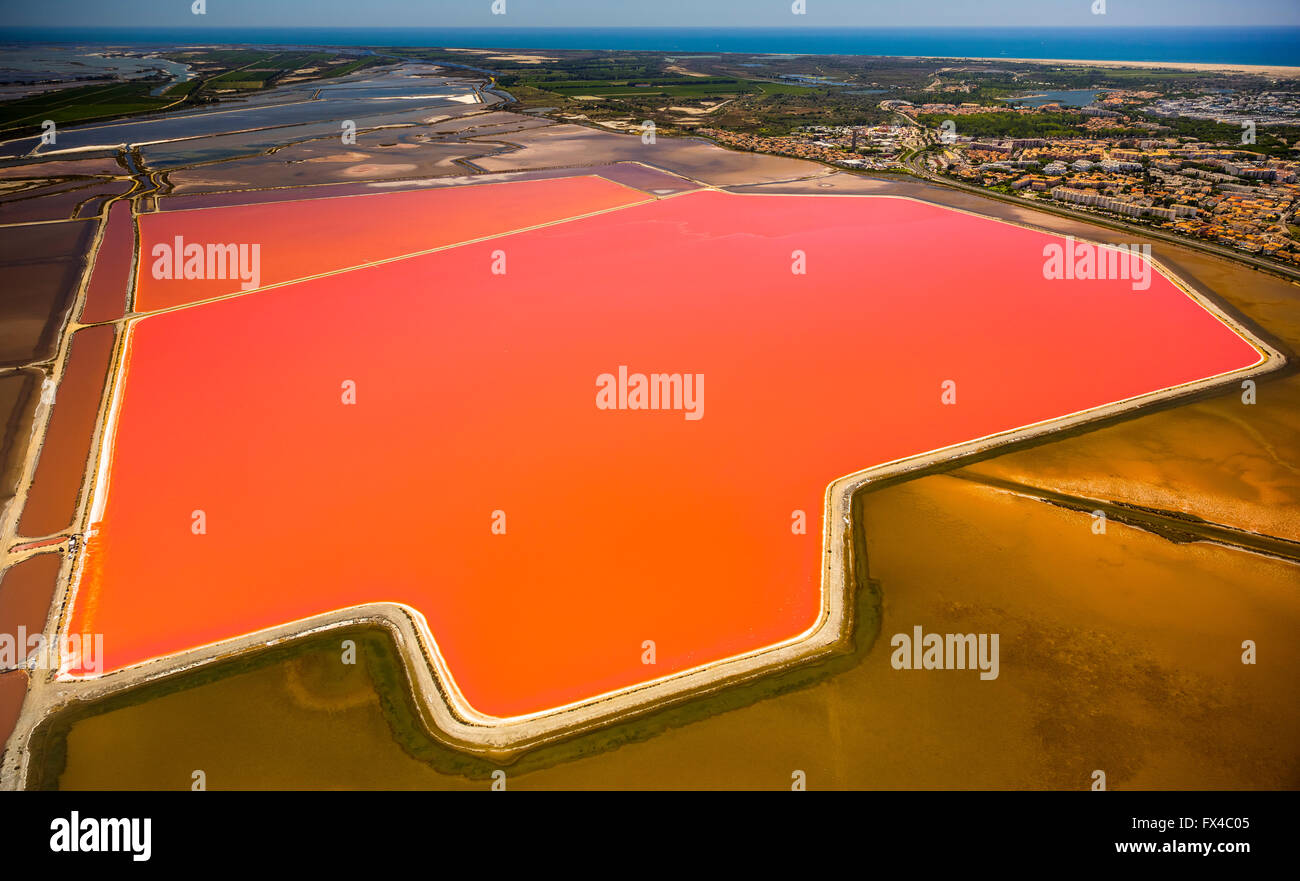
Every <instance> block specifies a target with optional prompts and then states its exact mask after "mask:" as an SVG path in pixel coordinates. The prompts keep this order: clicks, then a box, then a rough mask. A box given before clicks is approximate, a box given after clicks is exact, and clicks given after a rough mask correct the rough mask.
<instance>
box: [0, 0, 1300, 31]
mask: <svg viewBox="0 0 1300 881" xmlns="http://www.w3.org/2000/svg"><path fill="white" fill-rule="evenodd" d="M191 2H192V0H0V8H2V9H3V15H2V16H0V25H10V26H24V25H29V26H44V27H59V26H70V27H89V26H120V27H179V26H187V27H194V26H199V27H202V26H210V27H222V28H230V27H366V26H373V27H405V26H412V27H439V26H442V27H539V26H551V27H629V26H657V27H717V26H733V27H835V26H858V27H873V26H875V27H881V26H907V25H911V26H929V27H935V26H944V25H948V26H972V25H974V26H979V25H984V26H1010V25H1026V26H1090V27H1105V26H1124V25H1182V26H1187V25H1234V24H1237V25H1268V24H1272V25H1300V0H1105V5H1106V14H1105V15H1094V14H1093V13H1092V6H1093V3H1094V0H804V2H805V4H806V8H807V14H805V15H799V16H796V15H793V14H792V13H791V0H503V2H505V8H506V14H505V15H493V14H492V13H491V6H492V0H206V2H207V14H206V15H204V16H196V15H193V14H192V13H191V11H190V5H191Z"/></svg>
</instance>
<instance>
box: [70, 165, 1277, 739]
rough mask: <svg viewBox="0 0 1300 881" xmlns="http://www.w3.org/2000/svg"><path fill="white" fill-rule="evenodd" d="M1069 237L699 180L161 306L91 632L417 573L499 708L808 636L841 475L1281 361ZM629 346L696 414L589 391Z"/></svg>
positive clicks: (197, 619)
mask: <svg viewBox="0 0 1300 881" xmlns="http://www.w3.org/2000/svg"><path fill="white" fill-rule="evenodd" d="M511 186H515V185H512V184H503V185H502V189H501V190H499V191H494V190H493V189H492V188H487V187H476V188H467V189H466V190H465V191H464V192H462V193H456V194H455V195H456V196H457V197H458V198H460V199H462V200H464V203H465V204H473V202H474V200H475V199H476V198H480V199H483V200H484V204H482V205H479V206H477V211H478V212H479V213H483V212H488V211H489V210H491V205H492V204H493V203H494V202H495V200H498V199H505V198H507V197H508V195H509V193H508V190H506V189H505V188H506V187H511ZM521 186H528V187H533V186H537V185H536V184H527V185H521ZM427 195H428V196H429V197H430V198H433V197H435V196H444V195H451V194H450V193H447V192H445V191H444V192H441V193H437V194H434V193H430V194H427ZM374 204H375V205H376V206H378V205H379V204H381V203H380V200H378V199H376V201H375V203H374ZM275 207H276V211H277V212H279V211H280V210H282V206H275ZM304 209H305V210H315V207H314V206H313V205H307V206H304ZM376 210H378V208H377V209H376ZM210 215H211V221H212V224H213V226H212V227H211V228H212V229H213V230H214V231H220V232H222V233H231V232H233V231H236V230H239V231H243V232H244V233H245V234H250V235H252V234H257V235H261V234H262V233H263V230H262V229H261V228H260V227H259V226H258V225H257V222H258V220H257V219H258V217H259V215H258V213H257V212H256V211H241V212H240V213H239V214H237V215H232V217H231V222H235V223H237V226H235V227H232V228H227V227H223V226H222V225H221V224H220V222H219V220H220V218H221V217H222V214H221V212H219V211H216V210H214V211H212V212H210ZM266 216H267V218H268V219H269V218H272V217H274V218H276V219H275V221H274V222H276V223H281V222H284V221H283V220H282V219H281V215H280V214H278V213H275V214H272V213H268V214H267V215H266ZM266 234H267V235H269V234H271V231H266ZM339 235H340V236H345V235H346V230H340V231H339ZM1053 240H1054V239H1053V237H1051V236H1048V235H1046V234H1043V233H1038V232H1033V231H1030V230H1027V229H1023V228H1019V227H1016V226H1012V225H1008V224H1003V223H997V222H994V221H990V220H985V219H981V218H977V217H974V216H971V215H967V214H962V213H959V212H956V211H952V210H947V209H944V208H941V207H937V206H934V205H929V204H923V203H920V202H913V201H907V200H902V199H895V198H879V197H867V198H855V197H818V196H743V195H732V194H727V193H721V192H716V191H704V192H695V193H689V194H686V195H682V196H678V197H674V198H670V199H664V200H660V201H657V202H653V203H649V204H645V205H641V206H637V207H633V208H628V209H626V210H621V211H615V212H611V213H607V214H603V215H600V216H598V217H593V218H586V219H582V220H576V221H573V222H570V223H564V224H558V225H555V226H550V227H546V228H542V229H538V230H533V231H530V232H526V233H521V234H518V235H512V236H507V237H504V238H500V239H496V240H493V241H488V242H482V243H475V244H472V245H466V246H464V247H460V248H456V249H452V250H448V251H443V252H439V253H436V254H430V255H426V256H422V257H418V258H412V259H408V260H403V261H398V262H394V263H389V264H383V265H379V266H374V267H369V268H366V269H362V270H358V271H355V272H350V273H346V274H341V275H336V276H331V277H326V278H320V279H315V280H311V281H307V282H303V283H301V284H297V285H292V286H288V287H285V288H282V289H277V290H273V291H266V292H262V293H258V294H254V295H250V296H246V297H241V298H235V299H229V300H224V301H221V302H217V303H212V304H207V305H203V306H199V307H195V308H192V309H184V310H179V311H175V312H170V313H165V314H161V315H157V316H152V317H148V318H144V319H142V320H141V321H139V323H138V324H136V325H135V327H134V333H133V336H132V339H131V343H130V351H129V370H128V373H127V376H126V380H125V393H124V396H123V399H122V404H121V410H120V418H119V420H118V424H117V434H116V441H115V444H114V452H113V459H112V469H111V474H110V478H109V488H108V493H107V500H106V504H105V506H104V507H103V510H102V517H101V518H100V520H99V522H97V523H96V524H94V528H95V529H96V530H97V531H98V534H97V535H95V536H94V537H93V538H92V539H91V541H90V543H89V547H88V555H87V558H86V570H85V574H84V575H83V581H82V585H81V589H80V591H79V592H78V594H77V597H76V606H75V611H74V616H73V619H74V620H73V622H72V629H73V630H75V631H78V632H82V631H92V632H103V633H104V634H105V635H106V642H105V648H106V652H107V664H108V668H109V669H115V668H120V667H123V666H125V665H130V664H135V663H137V662H141V661H144V660H146V659H149V658H154V657H158V656H162V655H166V654H168V653H174V652H177V651H180V650H183V649H189V648H192V647H197V646H202V645H205V644H211V643H215V642H218V641H220V640H224V639H227V638H230V637H234V636H236V635H239V634H244V633H248V632H251V631H255V630H258V629H261V628H266V627H270V626H272V625H276V624H280V623H282V622H288V621H293V620H296V619H300V618H304V617H306V616H310V615H314V614H317V613H322V612H326V611H329V610H336V609H340V608H345V607H349V606H352V605H356V604H359V603H364V602H367V601H394V602H399V603H406V604H408V605H410V606H411V607H413V608H415V609H417V610H419V611H420V612H422V613H423V614H424V615H425V616H426V618H427V621H428V625H429V627H430V629H431V631H432V633H433V634H434V636H435V637H436V639H437V641H438V643H439V646H440V648H441V650H442V652H443V654H444V655H445V657H446V659H447V663H448V666H449V669H450V670H451V673H452V674H453V676H454V678H455V679H456V681H457V683H458V685H459V687H460V688H461V690H462V691H463V693H464V695H465V697H466V698H467V699H468V701H469V703H470V704H471V705H472V706H473V707H474V708H476V709H477V710H479V711H480V712H483V713H487V714H491V715H495V716H512V715H516V714H523V713H528V712H533V711H539V710H544V709H547V708H552V707H556V706H559V705H561V704H565V703H567V702H571V701H575V700H579V699H582V698H586V697H589V696H593V695H596V694H600V693H603V692H606V691H610V690H614V689H618V688H622V687H627V686H631V685H634V684H637V683H640V682H644V681H646V680H649V679H652V678H657V677H660V676H663V675H665V674H668V673H671V672H673V671H679V670H682V669H686V668H690V667H693V666H695V665H699V664H703V663H708V662H712V661H716V660H719V659H722V658H726V657H729V656H733V655H736V654H737V653H741V652H745V651H749V650H753V649H757V648H759V647H762V646H766V645H769V644H772V643H775V642H777V641H781V640H785V639H787V638H790V637H792V636H795V635H797V634H799V633H801V632H803V631H804V630H806V629H807V628H808V627H809V626H810V625H811V624H812V623H813V622H814V620H815V617H816V615H817V612H818V607H819V595H820V585H819V574H820V568H821V559H822V553H823V550H822V547H821V541H822V539H821V529H820V528H819V524H820V518H821V512H822V502H823V494H824V492H825V489H826V486H827V484H828V483H829V482H831V481H832V480H833V479H835V478H838V477H840V476H842V475H845V474H848V473H851V472H854V471H857V470H860V469H863V468H866V467H868V466H872V465H876V464H879V463H884V462H888V461H892V460H895V459H898V458H901V457H906V456H911V455H914V454H918V453H921V452H923V451H929V450H934V449H936V448H940V447H944V446H947V445H951V444H956V443H960V442H964V441H968V440H971V439H974V438H979V437H982V436H986V435H990V434H993V433H996V432H1000V431H1003V430H1007V429H1011V428H1014V427H1019V426H1024V425H1027V424H1030V423H1034V422H1037V421H1040V420H1046V419H1050V418H1053V417H1059V416H1062V415H1065V414H1070V413H1074V412H1077V411H1082V410H1086V409H1089V408H1092V407H1096V406H1098V405H1102V404H1105V403H1108V402H1113V401H1117V400H1121V399H1125V398H1129V397H1131V396H1135V395H1139V394H1142V393H1145V392H1150V391H1153V390H1158V389H1163V388H1167V387H1172V386H1177V385H1179V384H1182V383H1186V382H1189V381H1192V380H1196V379H1200V378H1203V377H1208V376H1212V375H1217V374H1219V373H1222V372H1226V371H1232V370H1234V369H1237V368H1242V367H1245V366H1248V365H1251V364H1254V363H1257V362H1258V361H1259V360H1260V355H1259V353H1257V351H1256V350H1255V349H1254V348H1253V347H1252V346H1251V345H1250V344H1248V343H1247V342H1245V341H1244V340H1242V339H1241V338H1240V337H1238V336H1237V335H1236V334H1235V333H1234V332H1233V331H1231V330H1230V329H1229V328H1228V327H1227V326H1226V325H1224V324H1223V323H1222V322H1220V321H1219V320H1218V319H1217V318H1215V317H1214V316H1213V315H1211V314H1209V313H1208V312H1206V311H1205V310H1204V309H1203V308H1202V307H1201V306H1200V305H1199V304H1197V303H1196V302H1195V301H1193V300H1192V299H1191V298H1189V297H1188V296H1187V295H1186V294H1185V293H1184V292H1183V291H1181V290H1180V289H1179V288H1178V287H1176V286H1175V285H1174V284H1172V283H1171V282H1169V281H1167V280H1165V279H1164V278H1161V277H1156V278H1155V279H1154V280H1153V282H1152V284H1151V287H1150V289H1149V290H1145V291H1134V290H1133V289H1132V284H1131V282H1129V281H1122V280H1121V281H1073V280H1071V281H1047V280H1045V279H1044V277H1043V264H1044V258H1043V247H1044V245H1045V244H1046V243H1048V242H1051V241H1053ZM1058 241H1059V240H1058ZM306 247H307V246H306V245H304V248H306ZM348 247H349V246H348V244H347V242H346V240H345V239H344V238H340V240H339V241H338V242H337V243H329V244H327V245H324V246H323V250H325V251H327V252H331V253H332V252H335V251H336V250H346V249H347V248H348ZM498 248H501V249H504V250H506V251H507V253H508V255H509V271H508V273H507V274H506V275H503V276H493V275H491V274H489V273H488V272H487V271H486V269H485V267H487V266H488V265H489V262H490V255H491V252H492V251H493V250H495V249H498ZM795 250H800V251H803V252H805V254H806V261H807V274H805V275H796V274H793V273H792V272H791V254H792V252H793V251H795ZM620 365H628V366H629V367H630V369H631V370H632V371H634V372H636V371H641V372H682V373H692V374H694V373H699V374H703V376H704V378H705V379H704V394H703V409H702V412H703V418H701V419H698V420H689V419H686V418H684V414H683V412H682V411H672V410H660V411H646V410H639V411H630V410H602V409H598V408H597V406H596V383H597V377H598V376H599V375H600V374H603V373H616V372H617V370H618V368H619V366H620ZM949 379H951V380H954V381H956V383H957V395H958V399H957V404H956V405H951V406H949V405H944V404H942V403H941V383H943V382H944V381H945V380H949ZM345 380H351V381H353V382H355V383H356V390H357V391H356V395H357V397H356V403H355V405H344V404H342V403H341V393H340V388H341V384H342V383H343V382H344V381H345ZM197 509H201V510H203V511H204V512H205V514H206V518H207V533H206V534H205V535H201V536H196V535H193V534H191V513H192V512H193V511H195V510H197ZM796 509H798V510H803V511H806V512H807V513H808V519H809V521H810V524H809V529H808V534H806V535H796V534H793V533H792V530H791V522H792V512H793V511H794V510H796ZM495 510H500V511H504V512H505V514H506V517H507V520H506V524H507V529H506V533H505V534H504V535H498V534H493V531H492V528H491V527H492V523H493V511H495ZM645 640H654V641H655V642H656V644H657V655H658V664H657V665H656V666H653V667H650V666H645V665H643V664H642V662H641V657H642V653H643V649H642V643H643V641H645Z"/></svg>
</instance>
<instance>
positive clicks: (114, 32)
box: [0, 25, 1300, 67]
mask: <svg viewBox="0 0 1300 881" xmlns="http://www.w3.org/2000/svg"><path fill="white" fill-rule="evenodd" d="M0 42H3V43H9V44H13V43H51V42H59V43H75V44H87V43H107V44H115V43H116V44H129V45H133V46H140V45H159V46H175V45H177V44H186V45H189V44H214V43H216V44H229V43H243V44H249V43H251V44H265V45H276V46H283V45H321V46H455V47H465V48H490V49H631V50H648V51H661V52H681V53H695V54H703V53H722V52H747V53H768V54H783V55H784V54H788V55H894V56H925V55H931V56H940V57H946V58H1043V59H1049V58H1059V59H1079V60H1098V61H1167V62H1201V63H1207V64H1211V63H1212V64H1257V65H1272V66H1289V67H1300V27H1111V26H1108V25H1107V26H1098V27H1073V28H1028V27H1024V28H1005V27H1001V28H983V27H964V28H942V27H932V28H905V27H894V28H813V27H795V28H649V27H640V28H518V27H514V28H512V27H505V26H502V27H481V28H310V27H303V28H247V29H235V28H222V27H205V26H193V27H185V28H155V29H149V28H122V29H113V28H76V27H72V28H58V29H53V28H12V27H11V28H0Z"/></svg>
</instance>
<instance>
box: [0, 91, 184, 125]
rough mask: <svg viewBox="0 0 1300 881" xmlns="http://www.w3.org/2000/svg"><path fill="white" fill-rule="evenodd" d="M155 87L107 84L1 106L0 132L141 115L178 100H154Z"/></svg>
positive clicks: (47, 94) (164, 98)
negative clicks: (51, 124) (132, 114)
mask: <svg viewBox="0 0 1300 881" xmlns="http://www.w3.org/2000/svg"><path fill="white" fill-rule="evenodd" d="M155 85H156V84H152V83H106V84H103V85H94V86H77V87H74V88H70V89H61V90H59V91H55V92H45V93H44V94H40V95H32V96H30V97H27V98H19V99H18V100H16V101H7V102H5V103H3V104H0V130H6V131H7V130H10V129H25V128H32V127H39V126H40V125H41V123H42V122H44V121H45V120H47V119H50V120H53V121H54V122H56V123H69V122H81V121H83V120H90V119H102V118H104V117H110V116H122V115H125V114H129V113H141V112H144V111H148V110H156V109H158V108H160V107H166V106H167V105H168V104H173V103H175V101H176V98H175V97H153V96H151V95H150V94H149V91H150V90H151V89H152V88H154V86H155Z"/></svg>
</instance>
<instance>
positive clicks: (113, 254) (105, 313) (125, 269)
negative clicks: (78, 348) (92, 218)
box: [81, 199, 135, 324]
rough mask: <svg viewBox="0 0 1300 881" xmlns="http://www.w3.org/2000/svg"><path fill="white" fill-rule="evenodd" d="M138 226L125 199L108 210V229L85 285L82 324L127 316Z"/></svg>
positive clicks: (129, 204) (105, 231)
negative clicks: (128, 290) (127, 294)
mask: <svg viewBox="0 0 1300 881" xmlns="http://www.w3.org/2000/svg"><path fill="white" fill-rule="evenodd" d="M134 251H135V222H134V220H133V219H132V217H131V203H130V202H129V201H127V200H125V199H122V200H119V201H117V202H114V203H113V205H112V207H110V208H109V209H108V226H107V227H106V228H105V229H104V237H103V239H101V240H100V243H99V249H98V250H97V251H96V252H95V265H94V268H93V269H92V270H91V272H90V281H89V282H88V283H87V285H86V304H85V305H84V306H82V307H81V323H82V324H95V323H97V322H100V321H116V320H118V319H119V318H121V317H122V316H123V315H125V314H126V293H127V289H128V288H129V287H130V285H131V262H132V260H134V259H135V254H134Z"/></svg>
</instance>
